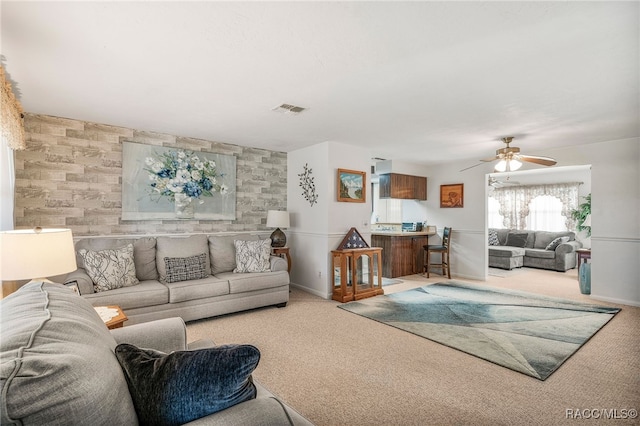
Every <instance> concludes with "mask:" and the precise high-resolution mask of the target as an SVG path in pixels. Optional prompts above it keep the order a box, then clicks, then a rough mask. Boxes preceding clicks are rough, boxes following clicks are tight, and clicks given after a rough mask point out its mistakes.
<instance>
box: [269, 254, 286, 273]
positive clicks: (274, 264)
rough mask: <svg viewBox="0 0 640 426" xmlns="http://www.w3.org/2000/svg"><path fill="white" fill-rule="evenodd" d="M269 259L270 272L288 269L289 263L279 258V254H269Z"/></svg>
mask: <svg viewBox="0 0 640 426" xmlns="http://www.w3.org/2000/svg"><path fill="white" fill-rule="evenodd" d="M270 260H271V271H272V272H276V271H288V270H289V264H288V263H287V261H286V260H285V259H283V258H281V257H280V256H271V258H270Z"/></svg>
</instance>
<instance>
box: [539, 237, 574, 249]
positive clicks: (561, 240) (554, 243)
mask: <svg viewBox="0 0 640 426" xmlns="http://www.w3.org/2000/svg"><path fill="white" fill-rule="evenodd" d="M568 242H569V237H558V238H556V239H554V240H553V241H551V242H550V243H549V244H548V245H547V247H545V250H555V249H556V247H558V246H559V245H560V244H563V243H568Z"/></svg>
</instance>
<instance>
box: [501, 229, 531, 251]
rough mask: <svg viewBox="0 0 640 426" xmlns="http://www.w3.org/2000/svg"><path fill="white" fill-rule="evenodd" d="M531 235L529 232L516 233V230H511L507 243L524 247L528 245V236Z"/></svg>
mask: <svg viewBox="0 0 640 426" xmlns="http://www.w3.org/2000/svg"><path fill="white" fill-rule="evenodd" d="M528 236H529V234H527V233H522V234H520V233H514V232H509V235H507V244H506V245H508V246H511V247H521V248H524V246H525V245H527V237H528Z"/></svg>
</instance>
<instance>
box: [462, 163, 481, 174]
mask: <svg viewBox="0 0 640 426" xmlns="http://www.w3.org/2000/svg"><path fill="white" fill-rule="evenodd" d="M481 165H482V163H478V164H474V165H473V166H469V167H467V168H465V169H462V170H460V171H461V172H464V171H465V170H469V169H473V168H474V167H478V166H481Z"/></svg>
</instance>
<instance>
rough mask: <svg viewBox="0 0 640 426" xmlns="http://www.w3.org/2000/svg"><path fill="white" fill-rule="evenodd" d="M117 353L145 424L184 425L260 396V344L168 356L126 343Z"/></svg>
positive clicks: (173, 353)
mask: <svg viewBox="0 0 640 426" xmlns="http://www.w3.org/2000/svg"><path fill="white" fill-rule="evenodd" d="M115 353H116V357H117V358H118V361H119V362H120V366H121V367H122V370H123V371H124V375H125V377H126V379H127V385H128V386H129V392H130V393H131V397H132V398H133V405H134V406H135V409H136V413H137V415H138V421H139V422H140V424H141V425H154V426H164V425H172V426H173V425H181V424H184V423H188V422H190V421H193V420H196V419H199V418H201V417H204V416H207V415H209V414H213V413H216V412H218V411H221V410H224V409H225V408H229V407H231V406H233V405H236V404H239V403H241V402H244V401H248V400H250V399H253V398H255V397H256V387H255V385H254V384H253V380H252V378H251V373H253V371H254V370H255V368H256V367H257V366H258V362H259V361H260V351H259V350H258V348H256V347H255V346H251V345H226V346H217V347H213V348H205V349H198V350H193V351H176V352H172V353H170V354H165V353H163V352H159V351H155V350H153V349H140V348H137V347H136V346H133V345H130V344H126V343H123V344H120V345H118V346H117V347H116V350H115Z"/></svg>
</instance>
